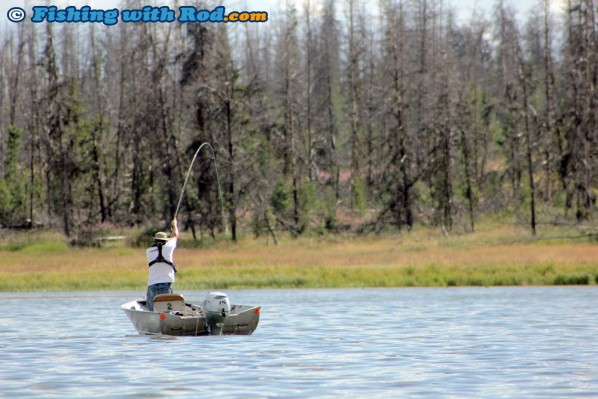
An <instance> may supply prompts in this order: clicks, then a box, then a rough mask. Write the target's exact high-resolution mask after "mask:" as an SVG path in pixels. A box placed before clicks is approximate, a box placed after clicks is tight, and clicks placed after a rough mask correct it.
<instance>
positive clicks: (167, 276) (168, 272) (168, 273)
mask: <svg viewBox="0 0 598 399" xmlns="http://www.w3.org/2000/svg"><path fill="white" fill-rule="evenodd" d="M170 227H171V231H172V236H171V237H170V238H168V234H166V233H164V232H162V231H160V232H158V233H156V235H155V236H154V245H152V246H151V247H149V248H148V249H147V250H146V251H145V255H146V257H147V263H148V265H149V276H148V280H147V305H146V306H147V308H148V309H149V310H152V311H153V310H154V297H155V296H156V295H158V294H172V283H174V276H175V274H176V268H175V266H174V260H173V258H172V256H173V254H174V250H175V248H176V243H177V239H178V237H179V229H178V227H177V221H176V219H173V221H172V222H171V223H170Z"/></svg>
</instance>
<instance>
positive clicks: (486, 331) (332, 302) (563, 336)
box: [0, 287, 598, 398]
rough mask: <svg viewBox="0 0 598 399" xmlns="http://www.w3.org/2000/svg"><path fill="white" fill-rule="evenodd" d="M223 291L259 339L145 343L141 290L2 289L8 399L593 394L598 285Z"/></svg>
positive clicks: (3, 379)
mask: <svg viewBox="0 0 598 399" xmlns="http://www.w3.org/2000/svg"><path fill="white" fill-rule="evenodd" d="M227 293H228V295H229V298H230V299H231V302H232V303H236V304H246V305H261V306H262V313H261V320H260V324H259V326H258V328H257V330H256V331H255V333H254V334H253V335H252V336H223V337H177V338H174V337H162V338H156V337H149V336H140V335H138V334H137V333H136V332H135V330H134V329H133V326H132V325H131V324H130V322H129V320H128V319H127V317H126V316H125V314H124V313H123V312H122V310H120V305H121V304H122V303H124V302H127V301H129V300H131V299H135V298H137V297H138V295H139V294H140V293H135V292H122V293H121V292H118V293H57V294H45V293H44V294H37V293H36V294H22V293H20V294H6V293H0V362H1V363H0V397H7V398H9V397H10V398H46V397H47V398H50V397H56V398H91V397H99V398H207V397H210V398H235V397H239V398H240V397H243V398H274V397H276V398H305V397H317V398H346V397H350V398H402V397H409V398H451V397H452V398H534V397H544V398H566V397H586V398H591V397H594V398H595V397H598V287H562V288H557V287H533V288H450V289H449V288H447V289H436V288H433V289H363V290H360V289H350V290H259V291H258V290H256V291H227ZM183 294H185V297H186V298H187V299H188V300H196V301H199V300H202V299H203V297H204V295H205V292H199V291H197V292H189V291H183Z"/></svg>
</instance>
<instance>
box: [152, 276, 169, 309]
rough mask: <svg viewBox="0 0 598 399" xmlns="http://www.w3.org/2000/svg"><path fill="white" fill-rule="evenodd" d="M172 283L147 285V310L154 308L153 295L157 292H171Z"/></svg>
mask: <svg viewBox="0 0 598 399" xmlns="http://www.w3.org/2000/svg"><path fill="white" fill-rule="evenodd" d="M171 286H172V283H157V284H152V285H148V287H147V302H146V306H147V308H148V309H149V310H151V311H153V310H154V297H155V296H156V295H159V294H172V288H171Z"/></svg>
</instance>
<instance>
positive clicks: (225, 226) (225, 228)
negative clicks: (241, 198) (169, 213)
mask: <svg viewBox="0 0 598 399" xmlns="http://www.w3.org/2000/svg"><path fill="white" fill-rule="evenodd" d="M204 146H208V148H209V149H210V150H211V151H212V160H213V161H214V169H215V170H216V181H217V182H218V197H219V198H220V210H221V213H222V223H223V224H224V230H225V233H226V235H228V225H227V224H226V219H225V218H224V200H223V199H222V189H221V188H220V176H218V165H216V154H215V153H214V148H213V147H212V146H211V145H210V143H207V142H206V143H203V144H202V145H200V146H199V148H198V149H197V151H195V155H193V159H192V160H191V165H189V169H188V170H187V176H186V177H185V182H184V183H183V189H182V190H181V195H180V197H179V203H178V204H177V206H176V211H175V212H174V218H173V219H176V216H177V215H178V213H179V208H180V207H181V202H182V201H183V195H184V194H185V189H186V188H187V182H188V181H189V175H190V174H191V168H193V163H194V162H195V158H197V155H199V152H200V151H201V149H202V148H203V147H204Z"/></svg>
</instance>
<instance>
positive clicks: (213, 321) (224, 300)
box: [203, 292, 230, 335]
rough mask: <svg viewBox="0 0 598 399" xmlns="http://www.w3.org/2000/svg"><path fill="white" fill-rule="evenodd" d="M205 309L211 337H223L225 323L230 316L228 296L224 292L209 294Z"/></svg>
mask: <svg viewBox="0 0 598 399" xmlns="http://www.w3.org/2000/svg"><path fill="white" fill-rule="evenodd" d="M203 308H204V310H205V312H206V327H207V328H208V331H209V332H210V335H221V334H222V329H223V328H224V322H225V321H226V318H227V317H228V315H229V314H230V302H229V300H228V296H227V295H226V294H224V293H222V292H208V294H207V295H206V299H205V301H204V306H203Z"/></svg>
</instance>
